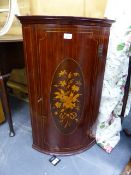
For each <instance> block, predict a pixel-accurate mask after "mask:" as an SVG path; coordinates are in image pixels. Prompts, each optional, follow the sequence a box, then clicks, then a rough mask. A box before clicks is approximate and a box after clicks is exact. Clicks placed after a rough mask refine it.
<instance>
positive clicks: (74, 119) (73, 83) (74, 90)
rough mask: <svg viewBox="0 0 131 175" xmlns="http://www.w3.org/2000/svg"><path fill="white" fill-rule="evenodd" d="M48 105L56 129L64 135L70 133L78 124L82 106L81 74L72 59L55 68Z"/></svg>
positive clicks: (82, 87) (82, 82)
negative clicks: (49, 104)
mask: <svg viewBox="0 0 131 175" xmlns="http://www.w3.org/2000/svg"><path fill="white" fill-rule="evenodd" d="M50 103H51V112H52V117H53V120H54V122H55V124H56V127H57V128H58V129H59V130H60V131H61V132H62V133H64V134H69V133H72V132H73V131H74V130H75V128H76V127H77V126H78V124H79V121H80V119H81V114H82V110H83V105H84V81H83V74H82V71H81V69H80V66H79V65H78V63H77V62H76V61H74V60H73V59H65V60H63V61H62V62H61V63H60V64H59V66H58V67H57V69H56V71H55V73H54V77H53V80H52V85H51V94H50Z"/></svg>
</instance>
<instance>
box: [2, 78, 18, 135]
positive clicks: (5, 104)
mask: <svg viewBox="0 0 131 175" xmlns="http://www.w3.org/2000/svg"><path fill="white" fill-rule="evenodd" d="M0 88H1V101H2V106H3V110H4V113H5V117H6V119H7V121H8V124H9V129H10V133H9V136H10V137H13V136H15V132H14V128H13V123H12V116H11V111H10V106H9V100H8V96H7V89H6V86H5V79H4V76H0Z"/></svg>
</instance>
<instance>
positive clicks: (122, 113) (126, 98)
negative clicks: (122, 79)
mask: <svg viewBox="0 0 131 175" xmlns="http://www.w3.org/2000/svg"><path fill="white" fill-rule="evenodd" d="M130 78H131V56H130V57H129V67H128V75H127V80H126V85H125V90H124V97H123V106H122V111H121V120H122V122H123V119H124V114H125V110H126V105H127V100H128V95H129V91H130ZM124 132H125V134H126V135H127V136H130V137H131V131H128V129H127V128H125V129H124Z"/></svg>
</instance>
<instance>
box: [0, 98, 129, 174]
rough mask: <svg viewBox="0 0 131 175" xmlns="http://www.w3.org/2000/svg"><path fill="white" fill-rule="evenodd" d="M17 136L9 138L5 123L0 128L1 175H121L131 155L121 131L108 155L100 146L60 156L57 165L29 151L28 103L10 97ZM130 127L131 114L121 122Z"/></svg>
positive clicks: (30, 146)
mask: <svg viewBox="0 0 131 175" xmlns="http://www.w3.org/2000/svg"><path fill="white" fill-rule="evenodd" d="M10 101H11V107H12V114H13V122H14V128H15V132H16V136H15V137H12V138H10V137H9V136H8V124H7V123H4V124H2V125H0V175H120V173H121V171H122V170H123V168H124V166H125V165H126V163H127V162H128V160H129V157H130V156H131V138H128V137H127V136H125V134H124V133H123V132H121V140H120V142H119V144H118V145H117V146H116V148H115V149H114V150H113V151H112V153H111V154H107V153H106V152H105V151H103V150H102V149H101V148H100V147H99V146H97V145H94V146H93V147H92V148H90V149H89V150H87V151H85V152H83V153H81V154H77V155H74V156H66V157H60V159H61V161H60V163H59V164H57V165H56V166H53V165H52V164H51V163H50V162H49V158H50V157H51V156H50V155H45V154H42V153H39V152H38V151H36V150H34V149H32V135H31V126H30V117H29V108H28V104H27V103H25V102H22V101H20V100H18V99H15V98H13V97H12V98H11V99H10ZM123 126H124V127H128V128H131V112H130V115H129V116H128V117H127V118H126V119H125V120H124V124H123Z"/></svg>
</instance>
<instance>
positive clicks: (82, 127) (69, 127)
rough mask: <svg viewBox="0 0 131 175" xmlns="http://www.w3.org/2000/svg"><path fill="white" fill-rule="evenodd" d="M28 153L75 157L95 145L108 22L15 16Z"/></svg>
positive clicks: (60, 17) (80, 18) (107, 37)
mask: <svg viewBox="0 0 131 175" xmlns="http://www.w3.org/2000/svg"><path fill="white" fill-rule="evenodd" d="M18 18H19V20H20V21H21V23H22V30H23V41H24V52H25V64H26V72H27V80H28V90H29V102H30V112H31V123H32V135H33V148H35V149H36V150H38V151H40V152H43V153H47V154H56V155H57V154H58V155H70V154H75V153H80V152H82V151H84V150H86V149H88V148H89V147H91V146H92V145H93V144H94V143H95V139H94V138H93V137H92V135H91V129H92V126H93V124H94V123H95V121H96V119H97V116H98V111H99V104H100V98H101V92H102V84H103V77H104V70H105V63H106V55H107V48H108V40H109V34H110V27H111V24H112V23H113V22H114V21H112V20H108V19H96V18H84V17H71V16H19V17H18Z"/></svg>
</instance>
